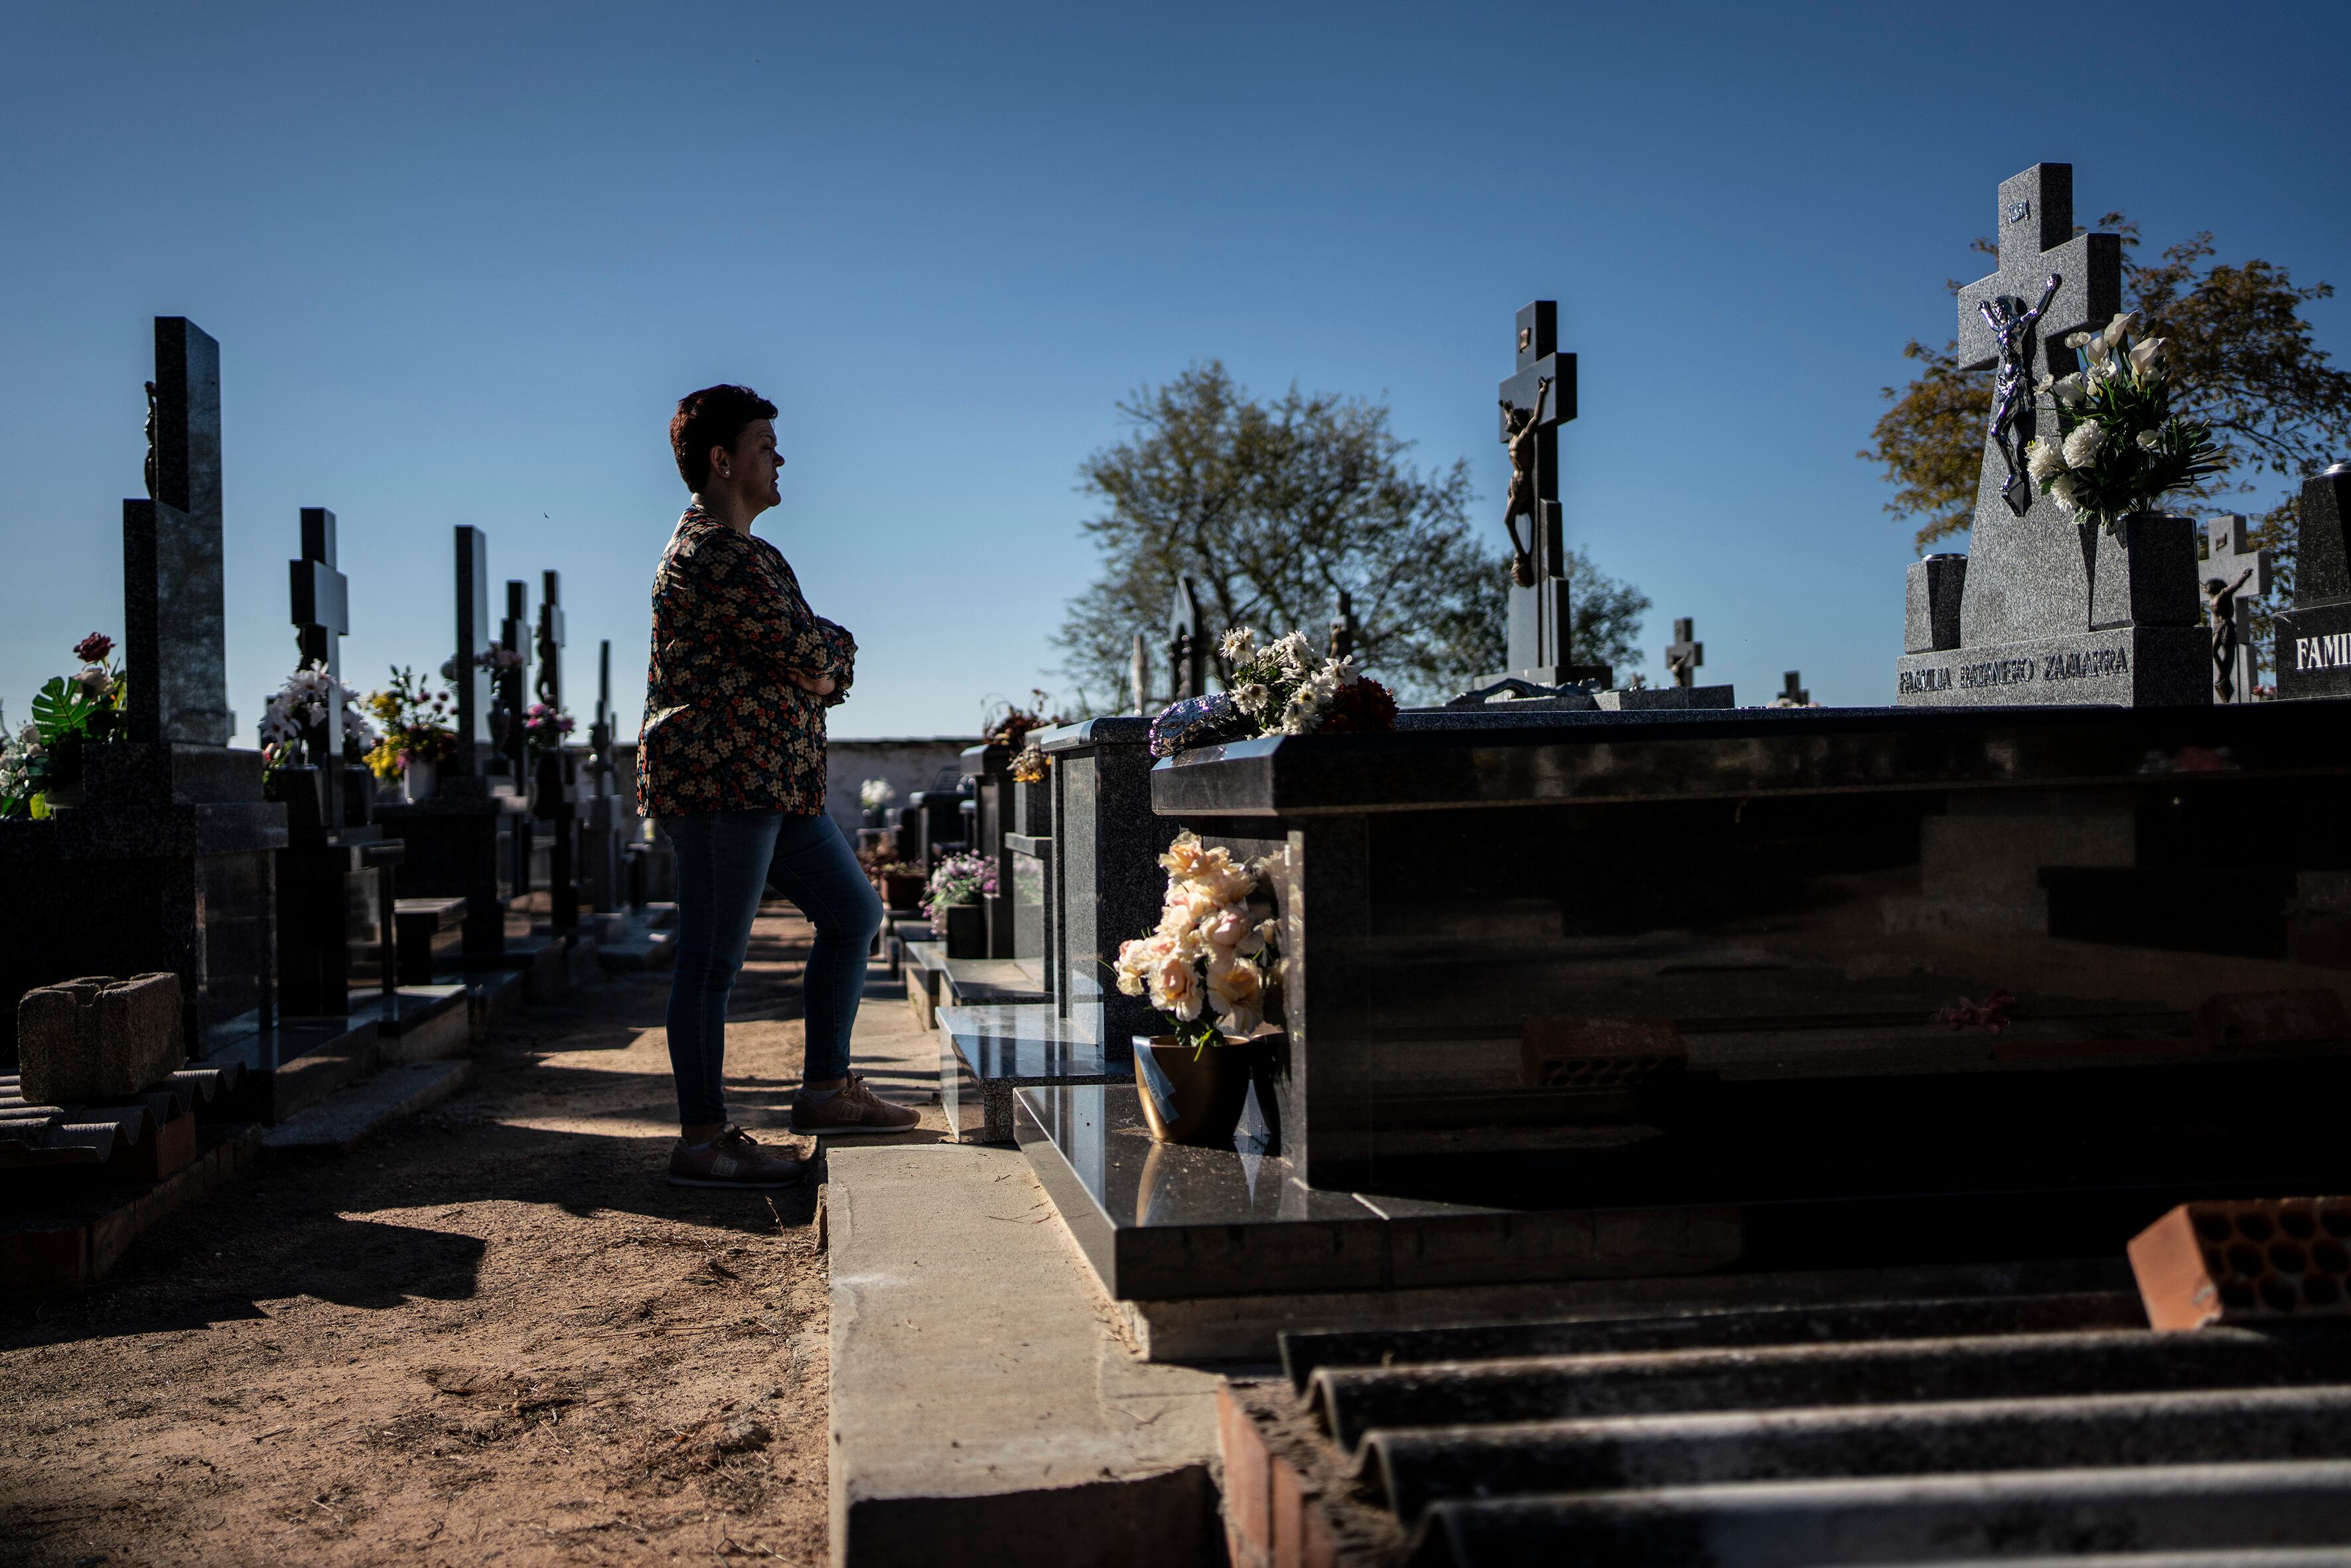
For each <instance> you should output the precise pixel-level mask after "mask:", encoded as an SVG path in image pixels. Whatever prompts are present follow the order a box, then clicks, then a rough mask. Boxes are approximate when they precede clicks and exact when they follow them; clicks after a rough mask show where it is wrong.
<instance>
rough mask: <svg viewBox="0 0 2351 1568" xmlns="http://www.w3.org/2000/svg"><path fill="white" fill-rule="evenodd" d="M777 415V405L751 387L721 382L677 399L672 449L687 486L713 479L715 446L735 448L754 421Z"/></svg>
mask: <svg viewBox="0 0 2351 1568" xmlns="http://www.w3.org/2000/svg"><path fill="white" fill-rule="evenodd" d="M775 417H776V405H775V404H774V403H771V402H768V400H767V399H766V398H763V397H761V396H760V395H759V394H758V392H753V391H752V390H751V389H750V388H749V387H738V386H730V385H725V384H721V385H718V386H715V387H705V388H703V389H702V390H701V391H700V392H688V393H686V394H685V395H684V397H682V398H680V399H678V400H677V413H674V415H672V416H671V418H670V422H669V449H670V451H671V452H672V453H674V455H676V457H677V472H678V476H680V477H681V478H683V479H684V481H685V487H686V488H687V489H689V490H699V489H701V488H702V486H705V485H706V484H708V483H709V482H710V449H711V448H712V447H714V446H724V447H725V448H726V450H728V451H729V452H732V451H734V450H735V443H736V442H737V441H739V440H741V439H742V437H743V433H744V432H745V431H746V430H748V429H749V428H750V427H751V425H752V424H753V423H755V422H757V421H758V420H762V419H773V418H775Z"/></svg>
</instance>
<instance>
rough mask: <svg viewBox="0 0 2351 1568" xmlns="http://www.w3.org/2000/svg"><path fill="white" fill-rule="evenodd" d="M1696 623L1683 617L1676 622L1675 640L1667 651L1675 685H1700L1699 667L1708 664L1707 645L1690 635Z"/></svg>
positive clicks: (1668, 663)
mask: <svg viewBox="0 0 2351 1568" xmlns="http://www.w3.org/2000/svg"><path fill="white" fill-rule="evenodd" d="M1694 625H1695V622H1693V621H1692V620H1691V618H1690V617H1689V616H1687V615H1685V616H1683V617H1682V618H1681V619H1679V620H1677V621H1676V622H1674V640H1673V642H1672V643H1670V644H1668V645H1667V649H1666V668H1667V669H1668V670H1670V671H1671V672H1673V677H1674V685H1677V686H1693V685H1697V684H1698V666H1699V665H1700V664H1705V663H1706V644H1705V643H1700V642H1698V641H1696V640H1695V639H1693V638H1692V637H1691V635H1690V632H1691V629H1692V627H1693V626H1694Z"/></svg>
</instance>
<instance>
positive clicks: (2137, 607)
mask: <svg viewBox="0 0 2351 1568" xmlns="http://www.w3.org/2000/svg"><path fill="white" fill-rule="evenodd" d="M2076 527H2078V528H2080V529H2081V530H2082V537H2083V553H2084V554H2085V556H2086V557H2087V558H2088V559H2089V563H2090V630H2091V631H2093V632H2105V631H2108V630H2111V629H2113V628H2116V627H2121V626H2193V625H2195V624H2196V623H2197V622H2199V620H2200V619H2201V618H2202V614H2203V603H2204V601H2203V599H2202V597H2201V595H2200V594H2199V592H2198V591H2197V584H2196V568H2197V560H2196V522H2195V519H2194V518H2192V517H2167V516H2165V515H2163V514H2162V513H2159V512H2133V513H2132V514H2130V516H2128V517H2121V518H2118V519H2116V521H2115V523H2114V524H2113V525H2112V526H2111V527H2108V526H2106V525H2104V524H2099V523H2081V524H2077V525H2076Z"/></svg>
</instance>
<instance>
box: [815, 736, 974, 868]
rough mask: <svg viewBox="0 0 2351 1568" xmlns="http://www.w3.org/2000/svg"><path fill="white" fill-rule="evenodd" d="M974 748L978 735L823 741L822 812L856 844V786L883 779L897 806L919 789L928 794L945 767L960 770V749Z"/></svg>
mask: <svg viewBox="0 0 2351 1568" xmlns="http://www.w3.org/2000/svg"><path fill="white" fill-rule="evenodd" d="M978 744H979V737H977V736H971V737H965V738H957V737H953V736H933V737H927V738H925V737H899V738H894V739H882V740H832V739H828V740H827V741H826V742H825V779H824V810H825V815H826V816H828V817H831V819H832V820H833V821H835V822H836V823H838V824H839V825H840V828H841V831H842V832H843V833H846V834H847V835H848V836H849V841H850V842H851V843H852V844H853V843H855V842H856V841H857V830H858V829H859V828H861V827H862V826H864V825H865V813H864V811H863V810H862V809H861V808H860V807H859V806H858V803H857V787H858V786H859V785H860V784H862V783H863V782H864V781H865V780H866V779H888V780H889V781H890V785H891V787H892V788H893V789H896V790H897V791H898V804H900V805H902V806H903V805H904V804H905V803H906V800H907V798H908V797H909V796H911V795H913V794H914V792H915V791H916V790H918V789H929V788H931V786H932V784H933V783H934V782H935V780H936V779H937V778H938V776H939V770H940V769H941V768H960V766H961V765H962V761H963V751H964V747H967V746H977V745H978Z"/></svg>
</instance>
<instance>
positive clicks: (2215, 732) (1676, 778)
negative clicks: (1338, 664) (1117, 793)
mask: <svg viewBox="0 0 2351 1568" xmlns="http://www.w3.org/2000/svg"><path fill="white" fill-rule="evenodd" d="M1414 717H1416V718H1419V717H1420V716H1414ZM1473 717H1474V718H1480V719H1482V718H1483V717H1484V716H1482V715H1476V716H1473ZM1529 717H1531V718H1535V719H1537V720H1539V722H1531V723H1529V722H1517V721H1511V722H1506V723H1501V724H1485V723H1469V724H1464V725H1459V726H1453V725H1446V726H1444V727H1437V726H1435V725H1430V726H1427V727H1412V728H1407V729H1404V730H1401V731H1399V732H1398V733H1396V734H1393V735H1339V736H1274V737H1265V738H1263V739H1258V740H1243V741H1235V742H1233V743H1231V744H1229V745H1226V746H1210V747H1199V748H1198V749H1196V750H1192V751H1186V752H1181V753H1179V754H1177V755H1176V756H1175V757H1173V758H1167V759H1166V760H1165V761H1163V762H1161V763H1160V764H1159V765H1158V766H1157V767H1156V768H1154V769H1153V771H1152V777H1151V803H1152V808H1153V810H1156V811H1157V812H1159V813H1160V814H1162V815H1165V816H1178V817H1192V816H1219V817H1265V816H1284V815H1296V814H1299V813H1301V812H1310V811H1314V812H1321V811H1378V810H1435V809H1440V808H1445V807H1453V806H1477V807H1485V806H1504V805H1536V804H1548V803H1558V804H1573V803H1584V802H1590V803H1597V802H1601V801H1614V800H1704V799H1723V798H1744V797H1749V796H1756V795H1771V794H1790V793H1805V794H1812V793H1839V794H1843V793H1860V792H1873V791H1886V790H1918V789H1971V788H2002V787H2004V788H2011V789H2013V788H2052V787H2066V788H2071V787H2079V786H2084V785H2092V784H2099V783H2108V784H2116V783H2131V784H2139V783H2144V782H2145V781H2146V780H2147V779H2148V778H2149V777H2150V776H2173V775H2209V774H2238V775H2244V774H2267V775H2273V776H2284V775H2292V774H2297V773H2308V772H2314V771H2325V772H2340V771H2345V770H2351V722H2346V720H2351V706H2343V705H2341V704H2334V705H2330V704H2327V703H2324V702H2321V703H2308V704H2304V703H2246V704H2236V705H2227V706H2218V707H2177V708H2118V707H2117V708H2064V707H2037V708H2036V707H2012V708H2001V709H1999V710H1997V711H1993V712H1985V711H1980V710H1975V711H1971V710H1920V709H1916V708H1890V707H1889V708H1736V709H1730V710H1694V711H1689V712H1681V713H1675V712H1662V713H1635V714H1615V713H1548V714H1542V715H1539V716H1529Z"/></svg>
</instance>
